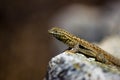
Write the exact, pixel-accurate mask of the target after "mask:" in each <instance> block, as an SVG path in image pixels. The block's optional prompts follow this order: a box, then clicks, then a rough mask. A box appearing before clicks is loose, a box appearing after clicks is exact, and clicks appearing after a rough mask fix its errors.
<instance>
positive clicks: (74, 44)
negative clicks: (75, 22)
mask: <svg viewBox="0 0 120 80" xmlns="http://www.w3.org/2000/svg"><path fill="white" fill-rule="evenodd" d="M48 32H49V33H50V34H51V35H53V36H54V37H55V38H57V39H58V40H60V41H62V42H63V43H64V44H66V45H67V46H69V48H71V49H74V50H75V52H81V53H82V54H84V55H86V56H89V57H93V58H95V60H96V61H98V62H101V63H104V64H108V65H114V66H117V67H120V59H118V58H116V57H114V56H113V55H111V54H110V53H108V52H106V51H105V50H103V49H102V48H100V47H98V46H97V45H95V44H92V43H90V42H88V41H86V40H84V39H81V38H79V37H76V36H75V35H73V34H71V33H69V32H68V31H66V30H64V29H61V28H59V27H53V28H51V29H50V30H48Z"/></svg>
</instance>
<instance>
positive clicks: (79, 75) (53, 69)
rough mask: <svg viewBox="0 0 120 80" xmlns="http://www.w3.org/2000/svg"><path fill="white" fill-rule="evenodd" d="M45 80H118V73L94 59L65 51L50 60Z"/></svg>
mask: <svg viewBox="0 0 120 80" xmlns="http://www.w3.org/2000/svg"><path fill="white" fill-rule="evenodd" d="M45 80H120V72H119V70H117V69H116V68H115V67H112V66H108V65H104V64H101V63H98V62H96V61H95V60H94V58H86V57H85V56H84V55H82V54H79V53H76V54H73V53H70V52H67V51H65V52H63V53H61V54H59V55H57V56H55V57H53V58H52V59H51V61H50V62H49V66H48V71H47V75H46V77H45Z"/></svg>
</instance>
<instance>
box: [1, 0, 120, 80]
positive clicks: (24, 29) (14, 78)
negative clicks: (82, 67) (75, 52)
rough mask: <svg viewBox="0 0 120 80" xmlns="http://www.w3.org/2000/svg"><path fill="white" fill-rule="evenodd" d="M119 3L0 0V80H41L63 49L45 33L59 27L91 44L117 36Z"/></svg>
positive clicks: (107, 0)
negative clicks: (50, 63)
mask: <svg viewBox="0 0 120 80" xmlns="http://www.w3.org/2000/svg"><path fill="white" fill-rule="evenodd" d="M119 7H120V1H119V0H63V1H62V0H0V80H42V79H43V77H44V76H45V73H46V69H47V64H48V61H49V60H50V58H51V57H52V56H54V55H56V54H57V53H59V52H60V51H63V50H64V49H65V46H64V45H63V44H62V43H60V42H58V41H57V40H55V39H54V38H52V37H51V36H50V35H49V34H48V32H47V30H48V29H50V28H51V27H52V26H59V27H62V28H65V29H67V30H68V31H70V32H71V33H73V34H75V35H77V36H80V37H82V38H84V39H87V40H88V41H90V42H100V41H101V40H102V39H103V38H104V37H106V36H110V35H114V34H117V35H119V34H120V18H119V17H120V8H119Z"/></svg>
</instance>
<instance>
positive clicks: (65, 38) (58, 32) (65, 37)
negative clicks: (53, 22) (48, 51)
mask: <svg viewBox="0 0 120 80" xmlns="http://www.w3.org/2000/svg"><path fill="white" fill-rule="evenodd" d="M48 32H49V33H50V34H51V35H53V36H54V37H55V38H56V39H58V40H60V41H62V42H63V43H65V44H68V45H69V44H70V45H69V46H73V45H74V43H75V42H76V41H74V42H73V39H72V38H74V37H73V35H72V34H70V33H69V32H67V31H65V30H64V29H61V28H58V27H53V28H51V29H50V30H48ZM76 43H77V42H76ZM76 43H75V44H76Z"/></svg>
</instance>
